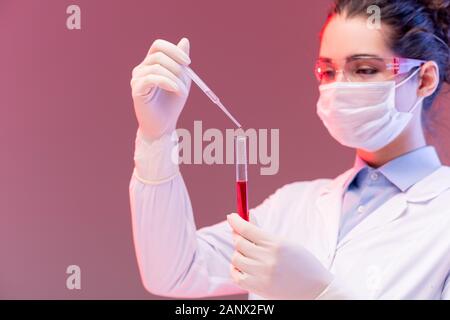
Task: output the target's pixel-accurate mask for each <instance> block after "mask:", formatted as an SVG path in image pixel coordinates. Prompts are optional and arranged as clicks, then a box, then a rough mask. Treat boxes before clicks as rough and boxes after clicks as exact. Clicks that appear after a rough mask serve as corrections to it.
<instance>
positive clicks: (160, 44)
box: [148, 39, 191, 65]
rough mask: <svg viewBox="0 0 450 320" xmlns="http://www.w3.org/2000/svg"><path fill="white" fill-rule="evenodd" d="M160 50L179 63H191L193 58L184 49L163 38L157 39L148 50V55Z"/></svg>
mask: <svg viewBox="0 0 450 320" xmlns="http://www.w3.org/2000/svg"><path fill="white" fill-rule="evenodd" d="M158 51H161V52H163V53H165V54H166V55H167V56H169V57H171V58H172V59H173V60H175V61H176V62H178V63H179V64H182V65H189V64H190V63H191V59H190V58H189V56H188V55H187V54H186V53H185V52H184V50H183V49H182V48H180V47H178V46H176V45H174V44H173V43H170V42H169V41H166V40H162V39H157V40H155V41H154V42H153V44H152V46H151V47H150V49H149V51H148V55H150V54H152V53H154V52H158Z"/></svg>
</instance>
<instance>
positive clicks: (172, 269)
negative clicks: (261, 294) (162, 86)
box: [130, 131, 247, 298]
mask: <svg viewBox="0 0 450 320" xmlns="http://www.w3.org/2000/svg"><path fill="white" fill-rule="evenodd" d="M173 137H176V136H175V135H171V136H169V135H166V136H164V137H162V138H161V139H159V140H156V141H152V142H148V141H145V140H144V139H143V137H142V136H141V134H140V132H139V131H138V134H137V137H136V149H135V169H134V172H133V176H132V178H131V181H130V202H131V212H132V227H133V240H134V244H135V250H136V256H137V260H138V267H139V271H140V274H141V279H142V281H143V284H144V286H145V288H146V289H147V290H148V291H149V292H151V293H153V294H157V295H160V296H170V297H187V298H196V297H206V296H216V295H230V294H241V293H247V292H246V291H243V290H242V289H240V288H239V287H238V286H237V285H235V284H234V283H233V282H232V280H231V277H230V260H231V255H232V253H233V249H234V247H233V244H232V232H231V228H230V227H229V225H228V223H227V222H226V221H223V222H221V223H218V224H216V225H213V226H209V227H205V228H202V229H199V230H197V229H196V225H195V222H194V217H193V212H192V207H191V202H190V199H189V195H188V192H187V189H186V186H185V184H184V181H183V178H182V176H181V174H180V172H179V169H178V165H177V164H176V163H175V162H174V161H172V155H173V154H175V153H176V155H178V152H176V151H177V149H176V148H177V146H176V142H175V139H176V138H175V139H174V138H173ZM174 148H175V149H174Z"/></svg>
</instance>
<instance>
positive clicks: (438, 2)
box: [420, 0, 450, 44]
mask: <svg viewBox="0 0 450 320" xmlns="http://www.w3.org/2000/svg"><path fill="white" fill-rule="evenodd" d="M420 2H422V3H423V5H424V6H425V7H426V8H427V9H428V11H429V12H430V13H431V16H432V17H433V20H434V23H435V25H436V28H437V29H438V30H437V31H439V34H438V35H437V36H439V37H440V38H442V37H444V40H445V42H446V43H447V44H448V33H449V27H450V0H421V1H420Z"/></svg>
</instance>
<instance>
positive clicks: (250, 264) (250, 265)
mask: <svg viewBox="0 0 450 320" xmlns="http://www.w3.org/2000/svg"><path fill="white" fill-rule="evenodd" d="M231 264H232V265H233V266H234V267H236V268H237V269H238V270H240V271H241V272H244V273H248V274H256V273H257V272H258V269H261V268H258V266H259V265H260V262H258V261H256V260H253V259H250V258H248V257H246V256H244V255H242V254H241V253H240V252H239V251H235V252H234V253H233V256H232V257H231Z"/></svg>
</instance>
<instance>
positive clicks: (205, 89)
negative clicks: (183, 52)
mask: <svg viewBox="0 0 450 320" xmlns="http://www.w3.org/2000/svg"><path fill="white" fill-rule="evenodd" d="M183 67H184V68H185V69H186V73H187V74H188V76H189V78H191V79H192V81H194V82H195V83H196V84H197V86H198V87H199V88H200V89H201V90H202V91H203V92H204V93H205V94H206V95H207V96H208V98H209V99H211V101H212V102H214V103H215V104H216V105H217V106H218V107H219V108H220V110H222V111H223V112H224V113H225V114H226V115H227V116H228V118H230V119H231V121H233V122H234V124H235V125H236V126H237V127H238V128H241V127H242V126H241V124H240V123H239V122H238V121H237V120H236V119H235V118H234V117H233V116H232V115H231V113H230V112H229V111H228V109H227V108H225V106H224V105H223V104H222V102H220V100H219V98H218V97H217V96H216V95H215V94H214V92H213V91H212V90H211V89H210V88H209V87H208V86H207V85H206V83H204V82H203V80H202V79H200V77H199V76H198V75H197V74H196V73H195V72H194V71H193V70H192V69H191V68H189V67H188V66H183Z"/></svg>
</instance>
